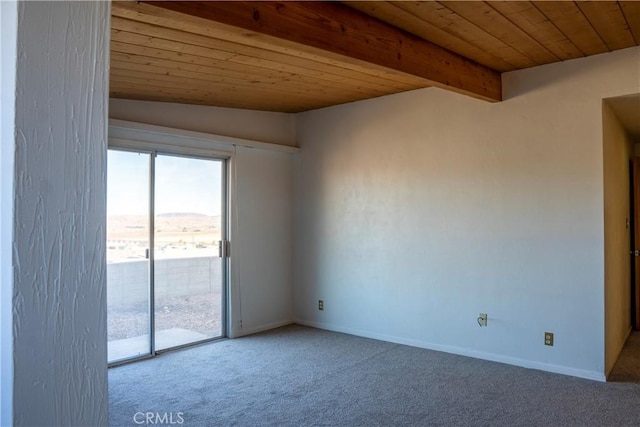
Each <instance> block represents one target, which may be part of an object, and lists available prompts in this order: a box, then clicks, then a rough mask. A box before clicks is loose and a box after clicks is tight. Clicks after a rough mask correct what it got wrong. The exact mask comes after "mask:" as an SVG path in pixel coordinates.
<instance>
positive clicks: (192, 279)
mask: <svg viewBox="0 0 640 427" xmlns="http://www.w3.org/2000/svg"><path fill="white" fill-rule="evenodd" d="M155 267H156V269H155V295H156V298H167V297H177V296H187V295H197V294H203V293H207V292H213V291H214V290H219V289H220V286H222V260H221V259H220V258H217V257H197V258H178V259H158V260H156V261H155ZM148 284H149V261H148V260H140V261H124V262H116V263H110V264H107V305H108V306H109V307H111V306H114V305H135V304H140V303H144V302H146V301H147V299H148V296H149V286H148Z"/></svg>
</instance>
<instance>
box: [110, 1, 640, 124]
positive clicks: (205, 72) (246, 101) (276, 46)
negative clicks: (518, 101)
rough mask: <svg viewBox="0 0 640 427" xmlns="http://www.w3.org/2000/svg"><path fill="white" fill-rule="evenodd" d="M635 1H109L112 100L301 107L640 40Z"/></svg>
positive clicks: (490, 89)
mask: <svg viewBox="0 0 640 427" xmlns="http://www.w3.org/2000/svg"><path fill="white" fill-rule="evenodd" d="M639 42H640V2H634V1H618V2H616V1H606V2H604V1H603V2H599V1H591V2H587V1H579V2H571V1H540V2H537V1H536V2H528V1H502V2H483V1H478V2H465V1H440V2H438V1H413V2H408V1H390V2H383V1H354V2H351V1H345V2H341V4H338V3H337V2H142V3H135V2H130V1H127V2H114V3H112V21H111V74H110V85H111V96H112V97H114V98H129V99H140V100H153V101H166V102H178V103H187V104H203V105H213V106H221V107H233V108H248V109H256V110H268V111H282V112H299V111H306V110H311V109H315V108H321V107H325V106H330V105H337V104H341V103H346V102H351V101H357V100H361V99H367V98H373V97H377V96H382V95H387V94H392V93H397V92H402V91H407V90H412V89H417V88H423V87H429V86H439V87H443V88H445V89H450V90H454V91H457V92H460V93H463V94H467V95H471V96H474V97H477V98H480V99H485V100H490V101H499V100H500V81H499V80H500V79H499V73H501V72H505V71H512V70H517V69H522V68H528V67H532V66H536V65H541V64H547V63H551V62H557V61H564V60H568V59H573V58H579V57H583V56H588V55H594V54H598V53H603V52H609V51H613V50H617V49H623V48H626V47H631V46H638V45H640V43H639Z"/></svg>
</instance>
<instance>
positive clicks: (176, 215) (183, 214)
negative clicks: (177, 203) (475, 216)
mask: <svg viewBox="0 0 640 427" xmlns="http://www.w3.org/2000/svg"><path fill="white" fill-rule="evenodd" d="M157 216H158V218H185V217H189V218H193V217H196V218H210V216H209V215H205V214H200V213H194V212H172V213H165V214H160V215H157Z"/></svg>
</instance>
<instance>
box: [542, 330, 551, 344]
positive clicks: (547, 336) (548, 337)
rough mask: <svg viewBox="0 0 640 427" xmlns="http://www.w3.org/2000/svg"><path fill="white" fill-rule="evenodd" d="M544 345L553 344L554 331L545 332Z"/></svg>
mask: <svg viewBox="0 0 640 427" xmlns="http://www.w3.org/2000/svg"><path fill="white" fill-rule="evenodd" d="M544 345H550V346H553V332H545V333H544Z"/></svg>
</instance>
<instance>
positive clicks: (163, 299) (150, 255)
mask: <svg viewBox="0 0 640 427" xmlns="http://www.w3.org/2000/svg"><path fill="white" fill-rule="evenodd" d="M225 166H226V162H225V161H224V160H221V159H205V158H194V157H184V156H175V155H168V154H159V153H155V152H151V153H137V152H126V151H116V150H109V166H108V203H107V217H108V218H107V241H108V243H107V244H108V250H107V300H108V334H109V341H108V347H109V362H110V363H112V362H117V361H121V360H126V359H131V358H137V357H144V356H149V355H153V354H155V353H156V352H157V351H162V350H167V349H171V348H175V347H180V346H184V345H190V344H193V343H196V342H201V341H205V340H210V339H214V338H219V337H222V336H224V319H225V311H224V301H225V283H226V281H225V279H226V258H225V253H226V251H221V250H220V248H226V244H225V245H223V244H222V243H225V242H226V218H225V212H226V191H225V188H226V182H225V176H226V173H225Z"/></svg>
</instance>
